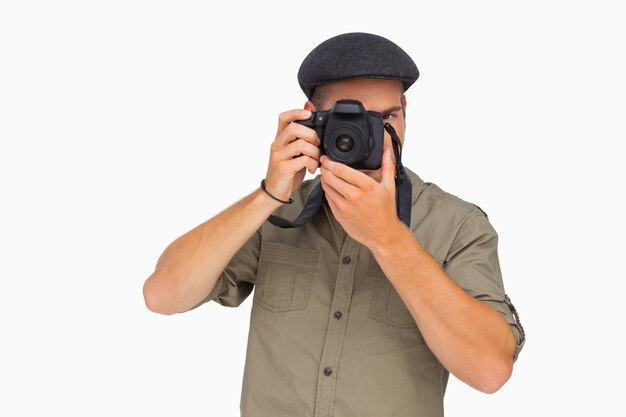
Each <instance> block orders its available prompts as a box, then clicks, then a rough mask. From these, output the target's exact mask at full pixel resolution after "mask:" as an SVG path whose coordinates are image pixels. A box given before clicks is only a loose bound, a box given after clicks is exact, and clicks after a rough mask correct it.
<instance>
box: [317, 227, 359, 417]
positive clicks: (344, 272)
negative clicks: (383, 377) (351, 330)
mask: <svg viewBox="0 0 626 417" xmlns="http://www.w3.org/2000/svg"><path fill="white" fill-rule="evenodd" d="M358 251H359V243H358V242H356V241H355V240H353V239H351V238H350V237H349V236H348V237H346V240H345V241H344V244H343V245H342V248H341V252H340V254H339V262H338V268H337V271H336V274H337V276H336V281H335V290H334V293H333V298H332V302H331V306H330V314H329V316H328V328H327V330H326V338H325V343H324V349H323V351H322V357H321V363H320V368H321V369H320V370H321V372H320V375H321V377H320V378H319V380H318V384H317V396H316V405H315V413H314V415H315V417H322V416H323V417H330V414H331V413H332V410H333V404H334V401H335V389H336V381H337V375H338V374H337V373H336V372H337V371H338V369H339V366H340V362H341V358H340V355H341V351H342V347H343V343H344V338H345V334H346V325H347V320H342V319H343V317H344V313H347V312H348V311H349V309H350V303H351V301H352V289H353V285H354V273H355V270H356V264H355V261H356V260H357V256H358ZM346 317H347V316H346Z"/></svg>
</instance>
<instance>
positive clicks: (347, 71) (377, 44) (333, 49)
mask: <svg viewBox="0 0 626 417" xmlns="http://www.w3.org/2000/svg"><path fill="white" fill-rule="evenodd" d="M418 77H419V71H418V70H417V66H416V65H415V62H413V59H411V57H410V56H409V55H408V54H407V53H406V52H404V50H403V49H402V48H400V47H399V46H398V45H396V44H395V43H393V42H391V41H390V40H389V39H386V38H383V37H382V36H378V35H373V34H371V33H363V32H352V33H344V34H342V35H338V36H335V37H332V38H330V39H327V40H325V41H324V42H322V43H321V44H319V45H318V46H316V47H315V48H314V49H313V50H312V51H311V52H310V53H309V55H307V57H306V58H304V61H302V64H301V65H300V69H299V70H298V83H299V84H300V87H301V88H302V91H304V94H305V95H306V96H307V98H309V99H310V98H311V97H312V96H313V91H314V90H315V87H316V86H318V85H321V84H326V83H329V82H333V81H344V80H355V79H359V78H384V79H388V80H400V81H402V83H403V84H404V90H405V91H406V90H407V89H408V88H409V87H410V86H411V85H412V84H413V83H414V82H415V81H416V80H417V78H418Z"/></svg>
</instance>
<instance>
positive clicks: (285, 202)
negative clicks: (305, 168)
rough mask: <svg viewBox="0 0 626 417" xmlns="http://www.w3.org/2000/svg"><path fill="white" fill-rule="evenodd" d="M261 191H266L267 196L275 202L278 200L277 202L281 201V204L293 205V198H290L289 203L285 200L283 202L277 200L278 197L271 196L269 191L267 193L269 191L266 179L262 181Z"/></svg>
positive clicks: (278, 199)
mask: <svg viewBox="0 0 626 417" xmlns="http://www.w3.org/2000/svg"><path fill="white" fill-rule="evenodd" d="M261 189H262V190H263V191H265V192H266V193H267V195H269V196H270V197H272V198H273V199H274V200H276V201H280V202H281V203H283V204H291V203H293V198H292V197H289V201H284V200H281V199H280V198H277V197H274V196H273V195H271V194H270V193H269V191H267V190H266V189H265V179H262V180H261Z"/></svg>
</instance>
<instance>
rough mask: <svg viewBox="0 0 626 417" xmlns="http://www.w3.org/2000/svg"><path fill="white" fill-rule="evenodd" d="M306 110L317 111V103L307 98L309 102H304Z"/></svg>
mask: <svg viewBox="0 0 626 417" xmlns="http://www.w3.org/2000/svg"><path fill="white" fill-rule="evenodd" d="M304 110H309V111H317V110H316V109H315V104H313V102H312V101H311V100H307V102H306V103H304Z"/></svg>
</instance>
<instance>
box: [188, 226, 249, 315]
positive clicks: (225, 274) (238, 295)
mask: <svg viewBox="0 0 626 417" xmlns="http://www.w3.org/2000/svg"><path fill="white" fill-rule="evenodd" d="M260 230H261V229H259V230H257V231H256V232H255V233H254V234H253V235H252V236H251V237H250V238H249V239H248V241H247V242H246V243H244V245H243V246H242V247H241V248H240V249H239V250H238V251H237V252H236V253H235V255H234V256H233V258H232V259H231V260H230V262H229V263H228V265H227V266H226V268H225V269H224V271H222V273H221V274H220V276H219V278H218V279H217V282H216V283H215V286H214V287H213V289H212V290H211V292H210V293H209V294H208V295H207V296H206V297H205V298H204V299H203V300H202V301H201V302H200V303H198V304H197V305H195V306H194V307H192V308H191V309H190V310H193V309H195V308H197V307H199V306H201V305H202V304H204V303H206V302H208V301H212V300H213V301H215V302H216V303H218V304H221V305H223V306H225V307H238V306H239V305H240V304H241V303H242V302H243V301H244V300H245V299H246V298H248V296H249V295H250V293H252V290H253V289H254V284H255V281H256V270H257V264H258V262H259V252H260V245H261V232H260Z"/></svg>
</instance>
